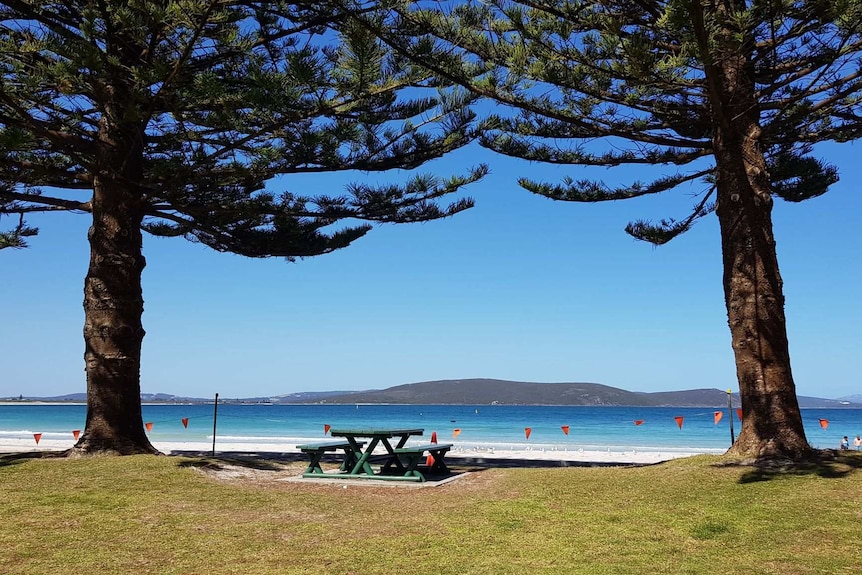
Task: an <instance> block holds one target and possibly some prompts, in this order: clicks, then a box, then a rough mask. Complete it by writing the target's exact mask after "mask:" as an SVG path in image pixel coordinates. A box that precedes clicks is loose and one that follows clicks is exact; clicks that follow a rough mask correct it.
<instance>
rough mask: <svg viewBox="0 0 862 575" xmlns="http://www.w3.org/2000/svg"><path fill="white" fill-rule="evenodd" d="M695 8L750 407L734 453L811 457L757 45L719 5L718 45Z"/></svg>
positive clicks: (737, 347)
mask: <svg viewBox="0 0 862 575" xmlns="http://www.w3.org/2000/svg"><path fill="white" fill-rule="evenodd" d="M743 4H744V3H743ZM692 7H693V9H692V15H693V18H694V24H695V29H696V31H697V33H698V36H699V41H700V45H701V53H702V54H703V55H704V62H705V71H706V77H707V89H708V90H709V100H710V104H711V110H712V120H713V130H714V136H713V144H714V151H715V159H716V188H717V194H718V201H717V205H716V214H717V215H718V221H719V225H720V228H721V247H722V256H723V263H724V297H725V304H726V306H727V318H728V324H729V325H730V334H731V341H732V345H733V353H734V357H735V359H736V375H737V379H738V380H739V394H740V398H741V400H742V410H743V421H742V430H741V432H740V434H739V437H737V439H736V442H735V443H734V444H733V446H732V447H731V448H730V450H729V452H728V453H729V454H732V455H737V456H742V457H749V458H756V459H769V458H791V459H802V458H805V457H806V456H809V455H810V454H811V451H812V450H811V447H810V446H809V444H808V441H807V440H806V438H805V431H804V429H803V427H802V416H801V414H800V412H799V403H798V401H797V399H796V386H795V384H794V382H793V375H792V373H791V370H790V351H789V347H788V343H787V327H786V321H785V316H784V292H783V285H782V281H781V274H780V273H779V271H778V258H777V256H776V252H775V239H774V237H773V232H772V195H771V193H770V181H769V173H768V171H767V166H766V160H765V158H764V155H763V151H762V150H761V149H760V143H759V140H760V133H761V129H760V123H759V116H760V111H759V107H758V105H757V100H756V97H755V83H754V67H753V65H752V63H751V59H750V57H749V54H750V52H751V49H752V46H753V43H752V42H751V40H750V38H745V33H743V32H741V31H740V30H736V29H734V25H735V24H734V20H733V18H732V14H730V13H723V10H726V9H727V6H726V5H724V4H715V5H712V7H713V9H714V10H716V12H714V13H712V14H710V19H711V20H712V23H713V24H715V23H719V24H720V29H721V31H720V32H718V36H717V38H716V37H713V38H710V37H709V36H708V33H707V26H704V25H703V24H704V19H703V11H702V9H703V5H702V4H701V3H700V0H693V1H692ZM713 29H715V28H713ZM713 40H717V42H716V43H712V41H713ZM714 46H718V48H717V50H716V49H715V48H713V47H714Z"/></svg>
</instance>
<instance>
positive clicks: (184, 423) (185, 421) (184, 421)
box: [180, 417, 189, 427]
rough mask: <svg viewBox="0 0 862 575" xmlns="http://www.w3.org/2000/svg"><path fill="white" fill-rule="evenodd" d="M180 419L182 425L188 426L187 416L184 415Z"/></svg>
mask: <svg viewBox="0 0 862 575" xmlns="http://www.w3.org/2000/svg"><path fill="white" fill-rule="evenodd" d="M180 421H182V422H183V427H188V426H189V418H188V417H184V418H182V419H181V420H180Z"/></svg>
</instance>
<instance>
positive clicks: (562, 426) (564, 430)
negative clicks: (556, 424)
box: [560, 425, 569, 435]
mask: <svg viewBox="0 0 862 575" xmlns="http://www.w3.org/2000/svg"><path fill="white" fill-rule="evenodd" d="M560 429H562V430H563V433H565V434H566V435H568V434H569V426H568V425H561V426H560Z"/></svg>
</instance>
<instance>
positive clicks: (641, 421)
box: [635, 419, 644, 425]
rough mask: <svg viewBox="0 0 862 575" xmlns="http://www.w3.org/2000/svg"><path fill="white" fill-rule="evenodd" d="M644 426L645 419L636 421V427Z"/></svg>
mask: <svg viewBox="0 0 862 575" xmlns="http://www.w3.org/2000/svg"><path fill="white" fill-rule="evenodd" d="M643 424H644V420H643V419H635V425H643Z"/></svg>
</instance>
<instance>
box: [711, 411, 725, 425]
mask: <svg viewBox="0 0 862 575" xmlns="http://www.w3.org/2000/svg"><path fill="white" fill-rule="evenodd" d="M723 415H724V413H722V412H720V411H716V412H713V414H712V416H713V418H714V419H715V425H718V422H719V421H721V417H722V416H723Z"/></svg>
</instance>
